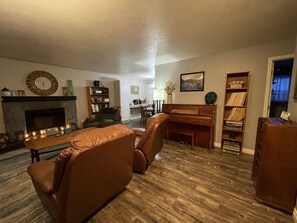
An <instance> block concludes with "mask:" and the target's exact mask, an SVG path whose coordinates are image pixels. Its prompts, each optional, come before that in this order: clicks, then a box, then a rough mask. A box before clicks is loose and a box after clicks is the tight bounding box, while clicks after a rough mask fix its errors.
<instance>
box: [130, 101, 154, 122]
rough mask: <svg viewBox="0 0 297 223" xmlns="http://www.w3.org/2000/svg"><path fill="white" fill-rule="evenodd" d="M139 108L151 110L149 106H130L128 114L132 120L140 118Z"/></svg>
mask: <svg viewBox="0 0 297 223" xmlns="http://www.w3.org/2000/svg"><path fill="white" fill-rule="evenodd" d="M141 107H148V108H149V109H151V110H153V108H152V107H151V104H139V105H130V114H131V118H132V119H136V118H141V114H140V108H141Z"/></svg>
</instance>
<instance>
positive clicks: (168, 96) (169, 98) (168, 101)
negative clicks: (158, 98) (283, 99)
mask: <svg viewBox="0 0 297 223" xmlns="http://www.w3.org/2000/svg"><path fill="white" fill-rule="evenodd" d="M167 104H172V94H167Z"/></svg>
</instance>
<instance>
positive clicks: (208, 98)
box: [204, 91, 217, 105]
mask: <svg viewBox="0 0 297 223" xmlns="http://www.w3.org/2000/svg"><path fill="white" fill-rule="evenodd" d="M204 99H205V103H206V104H207V105H213V104H214V103H215V102H216V100H217V94H216V93H215V92H213V91H211V92H208V93H207V94H206V95H205V97H204Z"/></svg>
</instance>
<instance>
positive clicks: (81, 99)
mask: <svg viewBox="0 0 297 223" xmlns="http://www.w3.org/2000/svg"><path fill="white" fill-rule="evenodd" d="M35 70H44V71H47V72H49V73H51V74H52V75H54V76H55V77H56V78H57V80H58V83H59V88H58V90H57V92H55V94H53V95H54V96H61V95H62V87H63V86H66V81H67V80H68V79H70V80H72V82H73V86H74V93H75V95H76V96H77V101H76V104H77V118H78V122H79V123H78V124H79V125H81V122H82V121H83V120H85V118H86V117H87V116H88V108H87V100H86V99H87V95H86V86H93V81H94V80H101V81H102V83H103V85H104V86H105V87H108V88H109V92H110V105H111V106H113V105H114V86H113V81H114V80H115V79H128V80H130V81H131V83H133V84H135V85H139V86H140V95H138V97H137V98H141V99H144V98H145V88H144V87H143V86H145V83H146V82H145V81H144V80H137V79H135V77H133V78H132V77H127V76H125V77H121V76H119V75H107V74H100V73H95V72H90V71H83V70H77V69H71V68H64V67H58V66H51V65H46V64H39V63H32V62H26V61H19V60H11V59H6V58H0V75H1V82H0V90H1V89H3V88H4V87H6V88H8V89H9V90H25V92H26V95H27V96H36V95H35V94H34V93H32V92H31V91H30V90H29V89H28V87H27V85H26V78H27V76H28V74H29V73H30V72H32V71H35ZM132 98H133V97H131V101H132ZM0 132H5V126H4V120H3V113H2V104H0Z"/></svg>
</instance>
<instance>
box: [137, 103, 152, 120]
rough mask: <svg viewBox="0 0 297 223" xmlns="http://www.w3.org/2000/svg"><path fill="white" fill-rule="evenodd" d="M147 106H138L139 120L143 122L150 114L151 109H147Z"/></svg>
mask: <svg viewBox="0 0 297 223" xmlns="http://www.w3.org/2000/svg"><path fill="white" fill-rule="evenodd" d="M148 107H149V106H141V107H139V109H140V115H141V118H140V122H145V121H146V120H147V119H148V118H149V117H151V116H152V112H153V110H152V109H148Z"/></svg>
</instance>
